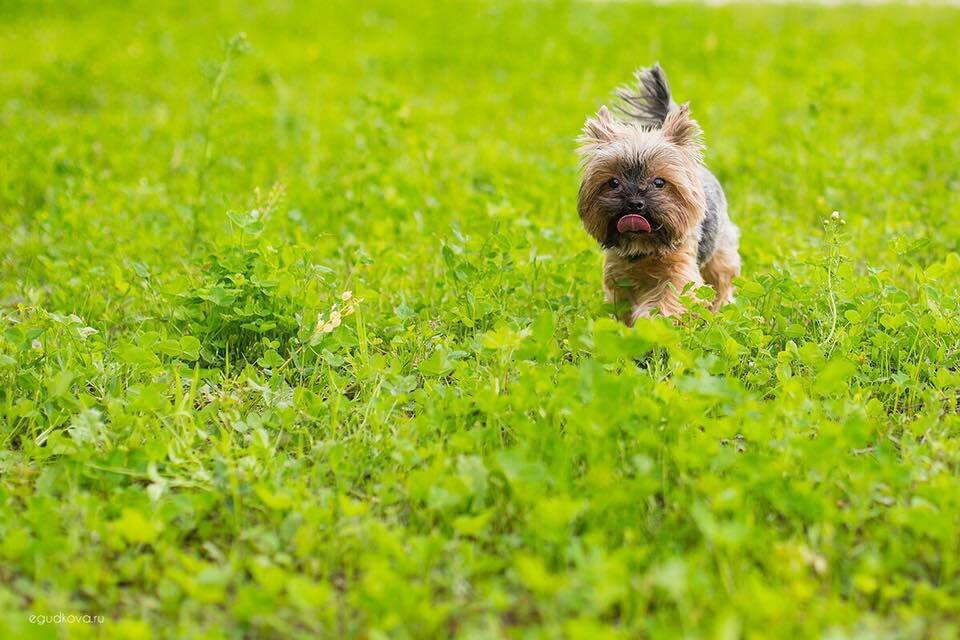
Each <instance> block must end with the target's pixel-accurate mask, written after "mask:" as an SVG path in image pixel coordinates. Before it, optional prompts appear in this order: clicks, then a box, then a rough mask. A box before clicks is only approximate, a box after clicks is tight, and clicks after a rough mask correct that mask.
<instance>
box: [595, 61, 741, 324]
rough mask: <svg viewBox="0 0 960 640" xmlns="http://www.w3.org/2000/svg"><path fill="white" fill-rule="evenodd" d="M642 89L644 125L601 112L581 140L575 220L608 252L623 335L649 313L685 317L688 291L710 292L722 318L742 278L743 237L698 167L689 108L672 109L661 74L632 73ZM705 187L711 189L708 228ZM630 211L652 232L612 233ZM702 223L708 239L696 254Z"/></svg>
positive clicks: (608, 288) (611, 297)
mask: <svg viewBox="0 0 960 640" xmlns="http://www.w3.org/2000/svg"><path fill="white" fill-rule="evenodd" d="M650 74H653V75H650ZM638 79H640V81H641V82H640V86H639V93H637V94H636V96H635V97H631V98H630V100H631V101H630V105H631V106H632V107H633V108H635V109H640V112H639V113H640V115H641V116H644V117H639V116H637V114H636V113H634V114H633V115H634V116H635V118H634V119H633V120H631V121H622V120H619V119H616V118H614V117H613V116H612V115H611V113H610V111H609V110H608V109H607V108H606V107H601V108H600V110H599V111H598V112H597V114H596V115H595V116H594V117H592V118H589V119H587V121H586V123H585V124H584V127H583V133H582V135H581V136H580V137H579V138H578V142H579V143H580V147H579V149H578V151H579V153H580V156H581V158H582V165H581V166H582V168H583V179H582V181H581V184H580V192H579V195H578V199H577V211H578V213H579V214H580V219H581V221H582V222H583V226H584V228H585V229H586V230H587V232H588V233H589V234H590V235H591V236H593V237H594V238H595V239H596V240H597V241H598V242H599V243H600V244H601V245H603V246H604V248H605V264H604V270H603V288H604V293H605V295H606V299H607V301H608V302H611V303H613V304H614V306H615V308H616V309H617V314H618V315H619V317H620V318H621V319H622V320H623V322H625V323H626V324H628V325H633V324H634V322H636V319H637V318H638V317H642V316H647V315H650V314H651V313H653V312H654V311H655V310H659V312H660V313H662V314H663V315H676V314H679V313H682V312H683V310H684V309H683V306H682V305H681V304H680V301H679V294H680V292H681V291H682V290H683V289H684V287H685V286H687V285H688V284H690V283H693V284H694V285H695V286H700V285H703V284H704V283H706V284H709V285H711V286H712V287H713V288H714V289H715V290H716V297H715V298H714V302H713V304H712V308H713V309H714V310H716V309H719V308H720V307H721V306H723V305H724V304H727V303H728V302H731V301H732V300H733V279H734V278H736V277H737V276H738V275H740V255H739V253H738V246H737V245H738V235H739V234H738V231H737V228H736V226H735V225H734V224H733V223H732V222H731V221H730V219H729V217H728V216H727V212H726V201H725V198H724V196H723V193H722V190H721V188H720V186H719V184H718V183H717V181H716V178H715V177H714V176H713V175H712V174H710V173H709V172H708V171H707V170H706V169H705V168H704V167H703V157H702V152H703V142H702V131H701V129H700V126H699V124H697V122H696V120H694V119H693V118H692V117H691V116H690V109H689V106H688V105H686V104H683V105H680V106H678V105H676V104H675V103H673V102H672V100H671V99H670V96H669V90H668V88H667V84H666V78H665V76H664V75H663V72H662V70H661V69H659V67H655V68H654V69H652V70H647V71H641V72H638ZM658 87H659V89H658ZM660 89H662V91H661V90H660ZM621 97H622V96H621ZM651 105H652V106H651ZM644 114H645V115H644ZM658 114H662V121H659V122H658V118H659V117H660V116H658ZM658 124H659V126H657V125H658ZM704 174H706V178H704ZM657 178H659V179H660V180H659V181H657V182H656V184H654V182H655V180H656V179H657ZM705 180H706V182H705ZM705 184H708V185H709V187H710V189H712V191H711V192H710V203H711V204H710V206H711V208H710V210H709V211H710V218H709V220H708V219H707V211H708V209H707V206H708V194H707V192H706V191H705V189H707V187H706V186H705ZM638 201H642V202H640V204H639V205H636V202H638ZM633 206H640V207H641V209H640V210H639V211H641V213H640V215H643V217H645V218H646V219H647V221H648V223H649V225H650V230H649V231H647V232H645V233H644V232H629V231H625V232H623V233H621V232H620V231H619V229H618V228H617V221H618V220H619V219H620V218H621V217H622V216H624V215H626V213H625V212H631V209H629V208H627V207H633ZM637 211H638V210H637V209H633V210H632V212H634V213H636V212H637ZM707 222H709V234H710V235H707V236H704V237H706V238H707V240H706V241H705V244H704V245H703V247H701V246H700V242H701V236H702V235H704V234H705V233H707V232H706V231H704V229H707V227H706V226H705V225H706V223H707ZM714 234H715V235H714ZM698 249H702V251H703V254H702V255H700V256H698ZM698 259H699V260H704V262H703V264H698Z"/></svg>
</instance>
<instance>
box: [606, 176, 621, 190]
mask: <svg viewBox="0 0 960 640" xmlns="http://www.w3.org/2000/svg"><path fill="white" fill-rule="evenodd" d="M607 185H608V186H609V187H610V188H611V189H619V188H620V181H619V180H617V179H616V178H610V181H609V182H607Z"/></svg>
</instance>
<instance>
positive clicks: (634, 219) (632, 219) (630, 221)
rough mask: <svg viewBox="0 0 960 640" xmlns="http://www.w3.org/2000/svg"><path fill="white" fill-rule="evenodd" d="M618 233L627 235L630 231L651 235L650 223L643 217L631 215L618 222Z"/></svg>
mask: <svg viewBox="0 0 960 640" xmlns="http://www.w3.org/2000/svg"><path fill="white" fill-rule="evenodd" d="M617 231H619V232H620V233H627V232H628V231H637V232H640V233H650V223H649V222H647V219H646V218H644V217H643V216H638V215H635V214H630V215H628V216H623V217H622V218H620V219H619V220H617Z"/></svg>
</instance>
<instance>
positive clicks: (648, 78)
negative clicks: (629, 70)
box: [617, 62, 676, 127]
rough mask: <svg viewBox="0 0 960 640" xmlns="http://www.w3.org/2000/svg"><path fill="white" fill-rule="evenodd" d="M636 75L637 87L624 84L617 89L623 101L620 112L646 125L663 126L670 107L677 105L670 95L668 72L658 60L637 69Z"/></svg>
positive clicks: (618, 95)
mask: <svg viewBox="0 0 960 640" xmlns="http://www.w3.org/2000/svg"><path fill="white" fill-rule="evenodd" d="M634 77H635V78H636V79H637V85H636V86H635V87H629V86H624V87H620V88H619V89H618V90H617V97H618V98H620V100H621V102H622V103H621V104H620V105H619V106H618V108H619V110H620V112H621V113H623V114H624V115H626V116H629V117H631V118H633V119H634V120H636V121H638V122H639V123H640V124H642V125H643V126H645V127H659V126H661V125H662V124H663V121H664V120H665V119H666V118H667V114H668V113H669V112H670V109H671V108H673V107H675V106H676V103H674V101H673V98H671V97H670V84H669V83H668V82H667V74H665V73H664V72H663V69H661V68H660V63H659V62H658V63H657V64H655V65H653V66H652V67H647V68H645V69H637V72H636V73H635V74H634Z"/></svg>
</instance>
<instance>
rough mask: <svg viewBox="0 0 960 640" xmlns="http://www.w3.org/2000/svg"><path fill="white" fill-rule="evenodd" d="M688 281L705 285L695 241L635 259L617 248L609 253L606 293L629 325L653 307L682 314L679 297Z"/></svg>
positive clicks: (605, 268) (605, 281) (604, 279)
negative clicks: (666, 251)
mask: <svg viewBox="0 0 960 640" xmlns="http://www.w3.org/2000/svg"><path fill="white" fill-rule="evenodd" d="M688 282H693V283H694V284H697V285H701V284H703V279H702V277H701V276H700V272H699V271H698V270H697V248H696V245H695V244H693V243H692V242H688V243H686V244H685V245H683V246H682V247H680V248H679V249H677V250H675V251H672V252H670V253H666V254H658V255H649V256H643V257H640V258H638V259H635V260H631V259H630V258H627V257H624V256H623V255H621V254H620V252H618V251H613V250H608V251H607V253H606V261H605V264H604V268H603V289H604V293H605V294H606V299H607V302H610V303H613V305H614V307H615V308H620V309H621V310H620V311H619V313H620V319H621V320H623V322H624V323H626V324H627V325H629V326H632V325H633V323H634V322H636V320H637V318H639V317H646V316H649V315H650V314H651V313H653V311H654V310H659V311H660V313H661V314H663V315H666V316H670V315H676V314H678V313H682V312H683V306H682V305H681V304H680V301H679V299H678V298H679V294H680V292H681V291H683V288H684V286H686V284H687V283H688ZM623 303H626V305H623Z"/></svg>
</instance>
